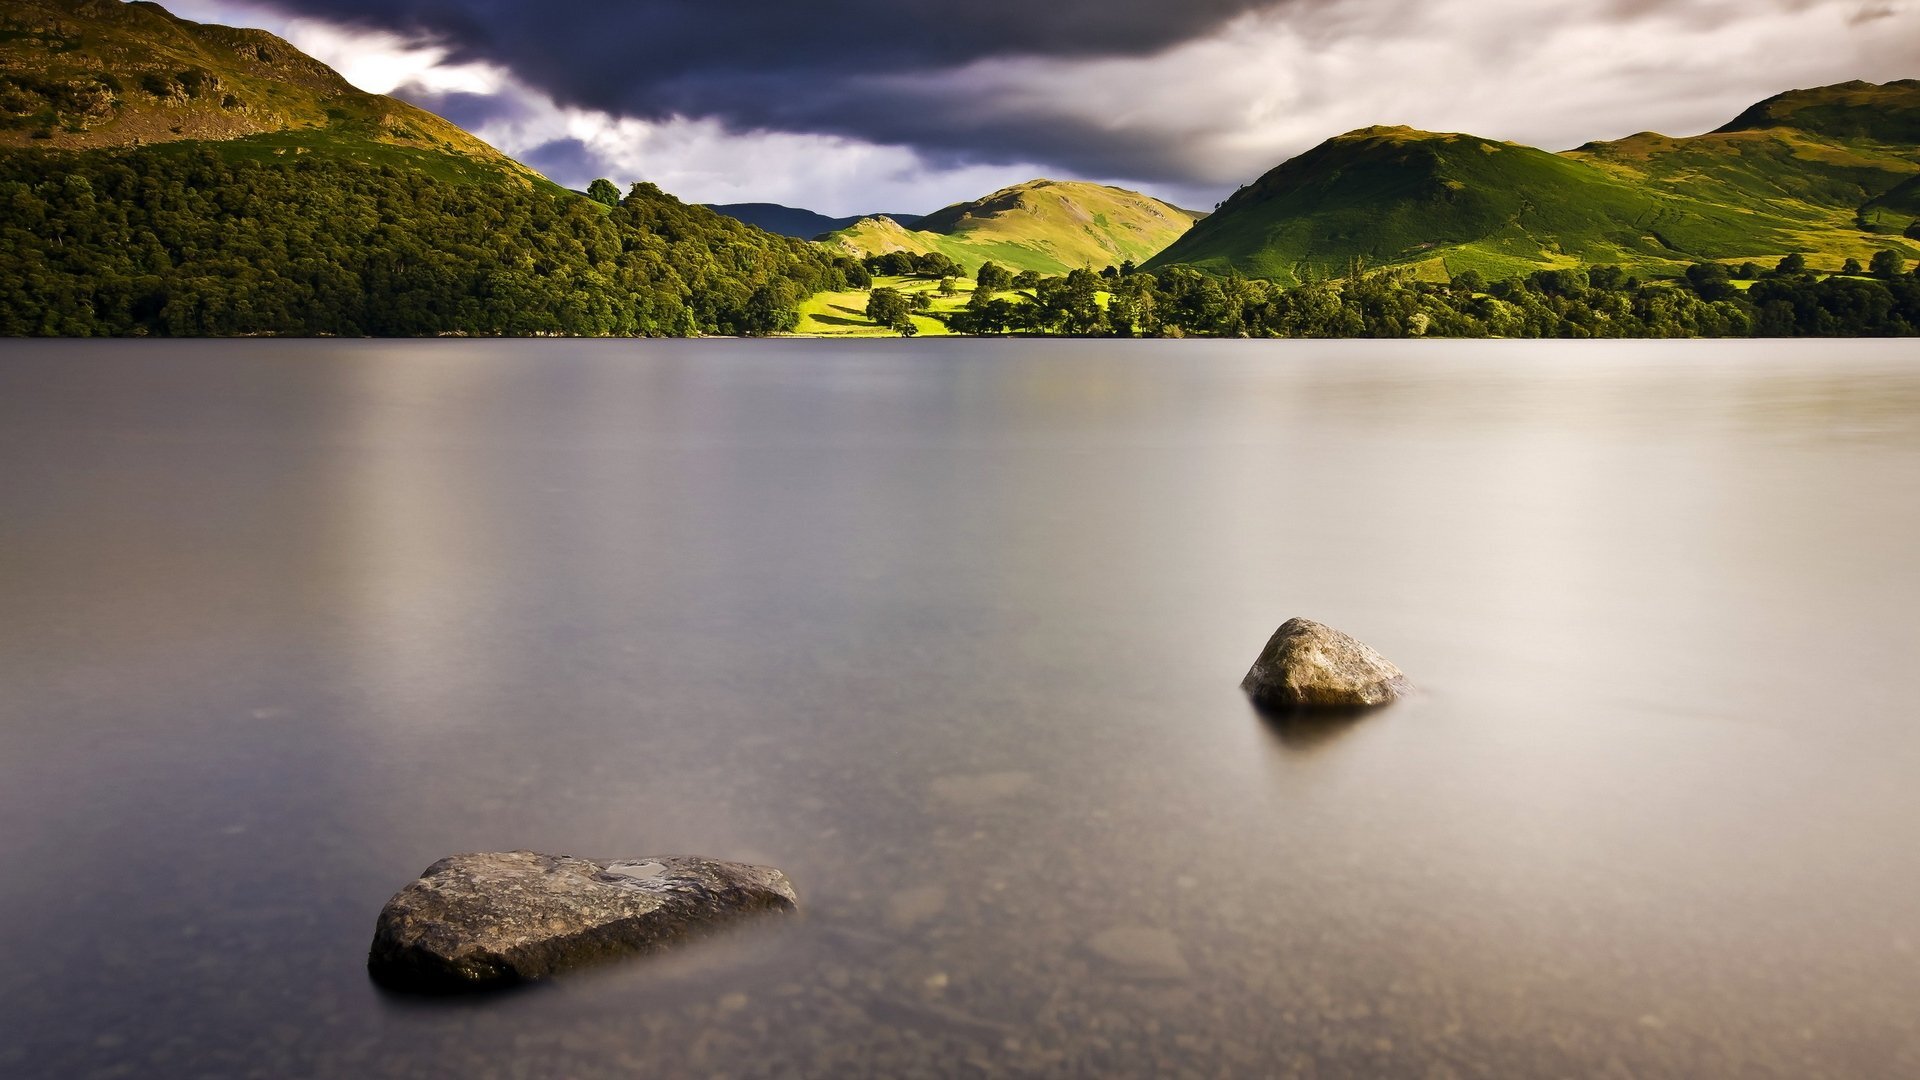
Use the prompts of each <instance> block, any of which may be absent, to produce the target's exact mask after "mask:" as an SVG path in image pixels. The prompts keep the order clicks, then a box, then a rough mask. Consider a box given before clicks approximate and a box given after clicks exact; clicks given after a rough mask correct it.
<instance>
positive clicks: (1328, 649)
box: [1240, 619, 1413, 710]
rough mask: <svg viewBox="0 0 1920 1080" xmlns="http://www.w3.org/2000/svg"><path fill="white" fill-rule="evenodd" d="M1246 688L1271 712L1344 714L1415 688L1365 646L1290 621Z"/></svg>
mask: <svg viewBox="0 0 1920 1080" xmlns="http://www.w3.org/2000/svg"><path fill="white" fill-rule="evenodd" d="M1240 688H1241V689H1242V690H1245V691H1246V692H1247V696H1248V697H1250V698H1252V699H1253V701H1254V704H1256V705H1259V706H1260V707H1262V708H1266V709H1279V710H1338V709H1366V708H1372V707H1373V706H1376V705H1385V704H1387V703H1388V702H1391V701H1393V700H1394V699H1396V698H1398V697H1400V696H1401V695H1402V694H1405V693H1407V692H1409V691H1411V690H1412V689H1413V684H1412V683H1410V682H1408V681H1407V677H1406V676H1405V675H1403V674H1401V672H1400V669H1399V668H1397V667H1394V666H1393V665H1392V664H1391V663H1389V662H1388V661H1387V658H1386V657H1384V656H1381V655H1380V654H1379V653H1377V652H1375V651H1374V650H1373V649H1372V648H1371V647H1369V646H1368V645H1366V644H1365V643H1363V642H1361V641H1359V640H1357V639H1355V638H1353V637H1350V636H1349V635H1347V634H1343V633H1341V632H1340V631H1338V630H1335V629H1334V628H1333V627H1331V626H1323V625H1321V624H1320V623H1317V622H1314V621H1313V620H1311V619H1288V620H1287V621H1286V622H1284V623H1282V624H1281V625H1280V629H1278V630H1276V631H1274V633H1273V637H1272V638H1271V639H1269V640H1268V641H1267V647H1266V648H1265V649H1263V650H1261V652H1260V658H1259V659H1257V660H1255V661H1254V662H1253V667H1252V668H1251V669H1250V670H1249V671H1248V672H1247V677H1246V678H1245V679H1243V680H1241V682H1240Z"/></svg>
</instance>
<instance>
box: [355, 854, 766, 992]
mask: <svg viewBox="0 0 1920 1080" xmlns="http://www.w3.org/2000/svg"><path fill="white" fill-rule="evenodd" d="M797 903H798V897H796V896H795V895H794V891H793V885H792V883H791V882H789V881H788V880H787V877H786V875H785V874H783V873H781V872H780V871H778V870H775V869H773V868H772V867H768V866H753V865H749V864H747V863H733V862H719V861H716V860H713V859H702V858H696V857H691V856H663V857H659V858H652V859H626V860H619V861H615V862H604V863H603V862H595V861H593V860H591V859H581V858H575V857H574V856H571V855H542V854H539V853H537V852H532V851H506V852H486V853H480V854H472V855H455V856H453V857H451V858H446V859H441V860H440V861H439V862H437V863H434V864H433V865H432V866H429V867H427V869H426V872H425V873H423V874H421V875H420V877H419V878H418V879H417V880H415V881H413V882H412V883H411V884H409V885H408V886H407V887H406V888H404V889H401V890H400V891H399V892H398V893H397V894H395V895H394V897H393V899H391V900H389V901H387V906H386V907H385V908H383V909H382V910H381V912H380V920H379V923H378V924H377V925H376V926H375V928H374V934H373V948H372V950H371V951H370V952H369V953H368V956H367V968H368V970H369V972H371V974H372V975H373V977H374V978H375V979H376V980H377V981H379V982H381V983H382V984H384V985H387V986H390V987H394V988H396V989H406V990H421V991H430V992H431V991H441V992H444V991H451V990H463V989H482V988H488V987H494V986H502V985H508V984H512V983H518V982H524V981H528V980H534V979H544V978H547V977H549V976H552V975H556V974H559V973H560V972H562V971H565V970H567V969H569V968H575V967H580V966H582V965H586V964H591V963H597V962H601V961H605V960H611V959H615V958H618V957H622V956H627V955H631V954H635V953H643V952H652V951H655V950H658V949H661V948H664V947H666V946H668V945H670V944H672V943H673V942H675V941H679V940H681V939H684V938H686V937H688V936H690V935H693V934H696V933H698V932H700V931H702V930H706V929H708V928H711V927H714V926H716V925H719V924H722V923H725V922H729V921H732V920H735V919H738V918H741V917H743V916H747V915H751V914H754V913H758V912H765V911H791V910H793V909H794V907H795V906H796V904H797Z"/></svg>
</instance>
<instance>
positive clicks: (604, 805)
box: [0, 342, 1920, 1076]
mask: <svg viewBox="0 0 1920 1080" xmlns="http://www.w3.org/2000/svg"><path fill="white" fill-rule="evenodd" d="M1798 348H1799V346H1798V345H1795V344H1793V343H1785V344H1780V345H1777V346H1776V345H1764V344H1763V345H1752V344H1749V343H1737V344H1729V345H1726V346H1718V345H1707V344H1701V345H1698V346H1697V347H1690V348H1686V349H1676V348H1673V347H1671V346H1667V345H1655V346H1649V347H1645V348H1642V347H1639V346H1614V345H1606V346H1596V347H1594V348H1584V349H1583V348H1572V349H1569V348H1565V347H1562V346H1557V345H1545V344H1542V345H1525V346H1520V345H1511V344H1510V345H1488V344H1486V343H1461V344H1457V345H1434V346H1431V347H1427V346H1423V347H1418V348H1407V347H1405V346H1383V345H1373V344H1365V343H1338V344H1331V345H1327V346H1324V347H1322V346H1319V345H1285V346H1266V345H1253V344H1247V345H1240V344H1236V343H1227V342H1221V343H1181V344H1172V345H1167V344H1152V343H1136V344H1131V345H1115V344H1109V343H1101V342H1087V343H1049V344H1045V345H1032V346H1029V345H1027V344H1023V343H998V344H997V345H996V346H994V347H990V348H989V347H982V346H980V345H978V344H975V343H940V342H913V343H906V344H895V343H866V344H862V345H859V346H840V345H825V344H802V343H794V344H790V345H782V344H768V343H759V344H753V345H743V344H735V343H724V342H701V343H658V344H647V345H632V344H627V343H538V344H529V343H520V342H489V343H454V342H441V343H397V344H387V343H325V342H304V343H296V342H268V343H224V344H211V345H210V344H205V343H197V344H194V345H192V346H190V347H180V346H173V345H163V344H152V343H150V344H145V345H136V344H130V343H120V344H116V345H112V346H104V347H103V346H84V347H83V346H79V345H74V344H62V345H53V346H38V345H35V346H21V347H18V348H15V349H13V350H11V351H10V352H9V355H8V357H7V358H6V359H5V361H4V362H0V608H3V609H4V610H5V611H6V612H7V617H6V618H5V619H0V685H4V686H6V687H7V693H6V695H5V696H4V698H3V699H0V820H5V821H7V822H9V823H14V824H15V827H13V828H10V829H7V830H0V859H4V860H5V861H6V864H7V865H9V866H12V867H16V868H25V869H23V870H21V871H19V872H16V873H11V874H7V875H0V946H4V947H5V949H6V950H7V954H8V955H9V957H11V958H13V959H12V961H11V962H10V964H9V965H8V967H7V968H6V969H5V970H4V971H0V995H4V1000H5V1001H6V1002H7V1003H8V1005H9V1009H8V1010H6V1011H5V1015H4V1017H0V1025H3V1026H5V1028H6V1030H5V1031H4V1033H0V1034H4V1036H5V1038H0V1047H4V1049H0V1068H5V1069H6V1070H7V1071H22V1070H23V1069H28V1068H29V1066H30V1067H31V1070H30V1071H41V1072H49V1073H54V1074H82V1075H83V1074H89V1073H94V1072H102V1073H105V1072H112V1071H116V1070H117V1071H119V1072H121V1073H124V1074H133V1075H177V1074H182V1073H201V1074H214V1075H229V1074H247V1073H285V1074H292V1073H327V1074H335V1073H338V1074H354V1075H362V1074H364V1075H408V1074H419V1073H422V1072H428V1071H435V1072H438V1071H457V1070H459V1069H462V1068H466V1069H471V1070H474V1071H482V1072H485V1071H503V1070H506V1069H510V1068H512V1067H520V1066H524V1067H525V1068H526V1069H527V1070H528V1071H535V1072H554V1073H564V1074H567V1075H576V1076H594V1075H609V1076H612V1075H632V1074H634V1073H636V1072H646V1073H650V1074H653V1075H693V1074H703V1073H718V1072H725V1073H731V1074H741V1075H756V1074H762V1073H764V1074H785V1073H798V1074H801V1075H909V1074H943V1073H950V1072H956V1071H960V1070H963V1069H971V1070H974V1071H976V1072H983V1073H1019V1072H1025V1073H1030V1074H1054V1075H1062V1074H1065V1075H1096V1074H1097V1075H1177V1074H1179V1073H1180V1072H1181V1071H1182V1070H1191V1071H1196V1072H1199V1073H1202V1074H1206V1075H1219V1074H1228V1075H1274V1074H1279V1075H1285V1074H1289V1073H1302V1074H1313V1073H1316V1072H1317V1073H1319V1074H1321V1075H1428V1074H1432V1075H1449V1074H1454V1075H1545V1074H1553V1075H1564V1074H1587V1073H1591V1072H1594V1071H1597V1070H1599V1069H1601V1068H1614V1067H1615V1066H1616V1065H1617V1071H1623V1072H1633V1073H1636V1074H1645V1075H1689V1076H1745V1075H1769V1074H1776V1075H1805V1074H1814V1073H1821V1072H1825V1073H1831V1074H1844V1075H1902V1074H1906V1073H1916V1072H1920V1061H1917V1060H1916V1058H1915V1054H1916V1045H1915V1036H1914V1033H1913V1031H1912V1028H1911V1025H1910V1024H1909V1023H1908V1019H1909V1018H1908V1013H1909V1012H1910V1008H1909V1003H1910V1002H1911V1000H1913V998H1914V995H1915V994H1916V993H1920V974H1917V973H1916V972H1917V971H1920V969H1916V967H1915V965H1913V964H1912V963H1911V960H1912V957H1913V955H1914V952H1913V950H1914V947H1915V937H1916V935H1914V933H1913V932H1912V929H1911V925H1910V923H1911V913H1912V911H1913V909H1914V905H1915V903H1920V883H1917V882H1916V872H1915V869H1914V866H1913V864H1912V862H1911V860H1905V859H1901V858H1899V857H1898V854H1897V853H1899V852H1903V851H1906V850H1908V849H1910V848H1913V847H1915V846H1920V806H1916V804H1915V801H1914V800H1915V796H1914V794H1913V791H1912V788H1911V784H1910V783H1909V780H1910V776H1911V773H1912V770H1913V768H1914V766H1915V765H1917V764H1920V741H1916V740H1917V739H1920V736H1916V733H1915V729H1914V727H1913V725H1912V724H1911V722H1910V721H1911V717H1910V716H1909V715H1908V714H1909V712H1910V710H1909V709H1907V708H1905V698H1904V697H1903V696H1902V694H1901V689H1902V688H1901V686H1900V685H1899V684H1898V682H1897V676H1898V673H1899V672H1900V671H1902V670H1904V668H1903V665H1904V664H1906V662H1907V660H1908V658H1910V657H1911V656H1913V655H1920V628H1917V627H1916V624H1915V622H1914V620H1912V619H1911V617H1910V616H1911V611H1912V610H1913V607H1914V603H1915V601H1916V599H1920V564H1916V563H1915V561H1914V560H1913V559H1912V558H1911V552H1910V550H1908V549H1909V548H1910V546H1911V544H1910V538H1911V537H1912V536H1913V535H1914V534H1915V532H1916V531H1917V527H1920V498H1916V497H1915V496H1920V376H1915V375H1912V374H1910V373H1909V372H1908V370H1907V368H1906V366H1905V357H1904V354H1903V353H1902V352H1900V351H1899V347H1898V346H1897V345H1895V346H1888V347H1886V348H1882V347H1880V346H1876V345H1873V344H1866V343H1862V344H1848V345H1846V346H1844V347H1842V346H1833V347H1831V348H1830V349H1828V350H1827V351H1826V352H1824V353H1823V354H1822V355H1818V356H1804V355H1802V354H1800V353H1798V352H1796V351H1795V350H1797V349H1798ZM1823 348H1825V347H1823ZM1842 348H1844V349H1845V350H1846V351H1845V352H1839V351H1835V350H1839V349H1842ZM1302 611H1307V612H1314V613H1317V614H1320V615H1322V616H1324V617H1325V618H1326V619H1327V621H1329V622H1330V623H1332V624H1333V625H1337V626H1342V627H1347V628H1351V629H1354V630H1355V631H1356V632H1359V633H1360V634H1361V636H1363V637H1364V638H1365V639H1366V640H1368V641H1369V642H1370V643H1372V644H1374V645H1375V646H1377V647H1378V648H1380V649H1381V651H1382V652H1383V653H1384V654H1386V655H1388V656H1390V657H1392V658H1393V659H1394V661H1395V662H1396V663H1397V664H1399V665H1400V666H1401V667H1403V668H1404V669H1405V670H1407V671H1408V673H1409V675H1410V676H1411V677H1412V678H1413V679H1414V680H1415V681H1416V682H1418V683H1420V684H1421V685H1422V686H1423V687H1425V688H1427V689H1428V690H1429V691H1430V695H1431V696H1430V697H1423V698H1421V699H1420V700H1418V701H1417V702H1407V703H1402V704H1399V705H1396V706H1394V707H1392V708H1390V709H1387V710H1382V711H1377V712H1374V713H1370V714H1367V715H1365V716H1360V717H1344V718H1322V719H1314V720H1308V719H1304V718H1298V717H1289V718H1273V719H1264V718H1261V717H1259V716H1257V715H1255V714H1253V713H1251V712H1250V711H1249V708H1248V705H1247V702H1246V699H1245V697H1244V695H1242V694H1241V693H1240V691H1239V690H1238V688H1237V684H1238V682H1239V680H1240V677H1241V675H1242V674H1243V673H1244V671H1245V668H1246V665H1247V663H1248V662H1249V661H1250V660H1251V659H1252V657H1253V655H1255V653H1256V652H1257V651H1258V649H1259V646H1260V645H1261V643H1262V642H1264V641H1265V640H1266V638H1267V636H1268V635H1269V634H1270V633H1271V631H1272V628H1273V626H1275V625H1276V624H1277V623H1278V622H1279V621H1280V620H1281V619H1284V618H1285V617H1287V616H1289V615H1291V614H1294V613H1297V612H1302ZM519 846H525V847H533V848H539V849H547V850H555V851H564V852H570V853H576V854H582V855H587V856H601V857H635V858H637V857H646V856H654V855H664V854H675V853H682V852H699V853H704V854H711V855H715V856H720V857H730V858H739V859H745V860H748V861H755V862H764V863H770V864H773V865H777V866H780V867H782V868H783V869H785V870H786V871H787V872H788V873H789V875H790V876H791V877H792V878H793V880H794V881H795V883H796V885H797V887H798V888H799V891H800V893H801V896H802V901H803V908H804V912H803V915H802V917H800V918H797V919H792V920H784V921H782V923H781V924H780V925H779V926H777V927H759V928H754V929H753V930H751V931H749V932H743V933H740V934H729V935H727V936H725V937H723V938H720V939H717V940H714V941H711V942H705V943H702V944H701V946H700V947H699V948H698V949H693V950H688V951H686V952H684V953H680V954H676V955H672V956H666V957H657V958H652V959H650V960H649V961H647V962H645V963H638V964H632V965H619V966H616V967H613V968H608V969H605V970H600V971H595V972H591V973H587V974H585V975H584V976H583V977H581V978H578V979H571V980H567V981H566V982H563V983H559V984H556V985H554V986H552V987H548V988H543V989H542V990H540V991H539V992H535V993H527V994H515V995H510V996H505V997H496V998H485V999H476V1000H472V1001H467V1002H462V1003H459V1004H458V1005H456V1006H455V1007H452V1008H442V1007H416V1006H415V1005H410V1004H407V1003H404V1002H396V1001H394V1000H392V999H390V998H387V997H384V996H382V995H381V994H379V993H378V992H377V990H375V989H374V988H373V987H371V986H369V985H368V984H367V982H366V978H365V973H364V966H363V964H364V956H365V949H366V945H367V938H368V935H369V934H370V933H371V930H372V923H373V918H374V915H375V913H376V912H377V911H378V908H379V905H380V904H381V903H382V902H383V901H384V900H385V899H386V897H387V896H388V895H390V894H391V893H392V892H393V890H394V889H396V888H398V887H399V886H400V885H401V884H402V883H404V881H405V880H406V879H407V878H409V877H411V876H412V875H414V874H416V873H418V872H419V871H420V870H421V869H422V868H424V867H425V866H426V864H427V863H428V862H430V861H432V860H433V859H434V858H437V857H439V856H441V855H444V854H448V853H451V852H454V851H460V850H474V849H482V848H501V847H519ZM102 866H110V867H113V868H114V872H113V873H112V874H104V875H103V874H102V873H100V871H99V868H100V867H102ZM503 1063H504V1064H503Z"/></svg>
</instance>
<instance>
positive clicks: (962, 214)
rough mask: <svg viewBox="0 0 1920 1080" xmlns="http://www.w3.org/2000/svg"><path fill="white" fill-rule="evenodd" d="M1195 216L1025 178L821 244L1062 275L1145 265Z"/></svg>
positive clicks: (1090, 188) (1112, 192) (860, 225)
mask: <svg viewBox="0 0 1920 1080" xmlns="http://www.w3.org/2000/svg"><path fill="white" fill-rule="evenodd" d="M1200 216H1201V215H1199V214H1196V213H1194V212H1193V211H1190V210H1182V209H1180V208H1179V207H1176V206H1172V205H1169V204H1167V203H1164V202H1161V201H1160V200H1158V199H1155V198H1151V197H1149V196H1146V195H1142V194H1140V193H1139V192H1136V191H1127V190H1125V189H1123V188H1115V187H1106V186H1104V185H1101V184H1088V183H1082V182H1078V181H1068V180H1032V181H1029V182H1027V183H1024V184H1017V185H1015V186H1013V187H1010V188H1003V189H1001V190H999V191H996V192H994V193H993V194H991V195H988V196H987V197H985V198H983V199H976V200H974V201H972V202H964V203H956V204H954V205H952V206H949V207H946V208H945V209H942V210H937V211H935V212H934V213H932V214H929V215H927V216H926V217H924V218H921V219H920V220H919V221H918V222H917V223H916V224H915V226H914V227H913V228H907V227H905V226H903V225H901V224H900V223H899V222H897V221H894V220H893V219H891V218H886V217H872V218H865V219H863V220H861V221H859V222H857V223H855V224H854V225H852V226H850V227H848V228H845V229H841V230H839V231H837V232H834V233H830V234H828V235H826V236H824V237H821V241H822V242H823V243H826V244H829V245H831V246H834V247H838V248H840V249H842V250H845V251H847V252H849V253H851V254H855V255H878V254H881V253H883V252H888V251H910V252H915V253H918V254H926V253H931V252H940V253H942V254H944V255H947V256H950V257H951V258H953V259H954V260H955V261H956V262H958V263H960V264H961V265H962V266H965V267H966V268H967V269H968V270H974V269H978V268H979V266H980V265H981V264H982V263H985V262H996V263H999V264H1000V265H1002V266H1005V267H1008V268H1010V269H1013V270H1035V271H1038V272H1040V273H1043V274H1064V273H1066V272H1067V271H1069V270H1078V269H1080V268H1081V267H1093V268H1094V269H1099V268H1101V267H1104V266H1117V265H1119V264H1120V263H1123V262H1128V261H1131V262H1135V263H1141V262H1145V261H1146V260H1147V259H1148V258H1150V257H1152V255H1153V254H1154V253H1155V252H1157V251H1159V250H1160V249H1161V248H1164V247H1166V246H1167V245H1168V244H1170V243H1172V242H1173V241H1174V240H1175V239H1176V238H1177V237H1179V236H1180V235H1181V234H1182V233H1184V232H1186V231H1187V229H1188V228H1190V227H1191V226H1192V224H1193V222H1194V220H1195V219H1196V218H1198V217H1200Z"/></svg>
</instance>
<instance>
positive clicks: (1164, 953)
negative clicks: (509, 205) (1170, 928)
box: [1087, 926, 1188, 981]
mask: <svg viewBox="0 0 1920 1080" xmlns="http://www.w3.org/2000/svg"><path fill="white" fill-rule="evenodd" d="M1087 951H1088V952H1091V953H1092V954H1093V955H1095V956H1097V957H1099V958H1100V959H1101V960H1103V961H1105V962H1106V964H1107V965H1108V967H1109V969H1110V970H1111V971H1113V973H1114V974H1117V975H1121V976H1123V977H1126V978H1132V979H1143V980H1150V981H1151V980H1166V981H1171V980H1175V979H1184V978H1186V977H1187V972H1188V968H1187V958H1186V957H1185V956H1183V955H1182V954H1181V952H1180V942H1179V941H1178V940H1177V939H1176V938H1175V937H1174V936H1173V935H1172V934H1169V933H1167V932H1166V931H1165V930H1161V929H1159V928H1158V927H1152V926H1114V927H1109V928H1107V929H1105V930H1102V931H1101V932H1099V933H1097V934H1095V935H1093V936H1092V937H1090V938H1088V939H1087Z"/></svg>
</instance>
